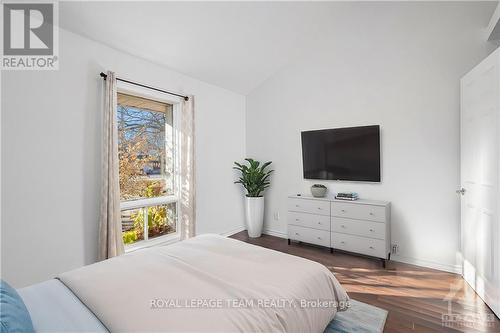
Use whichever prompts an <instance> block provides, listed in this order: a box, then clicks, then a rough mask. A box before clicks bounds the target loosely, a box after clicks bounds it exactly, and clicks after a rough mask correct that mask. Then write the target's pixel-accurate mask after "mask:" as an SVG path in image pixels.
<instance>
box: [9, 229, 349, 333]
mask: <svg viewBox="0 0 500 333" xmlns="http://www.w3.org/2000/svg"><path fill="white" fill-rule="evenodd" d="M18 292H19V294H20V295H21V297H22V299H23V300H24V302H25V304H26V307H27V308H28V311H29V313H30V315H31V318H32V321H33V326H34V328H35V330H36V331H38V332H99V333H100V332H108V331H110V332H318V333H321V332H323V331H324V329H325V327H326V326H327V325H328V323H329V322H330V321H331V320H332V319H333V317H334V316H335V313H336V312H337V311H342V310H344V309H346V308H347V307H348V306H349V305H348V301H349V298H348V296H347V294H346V292H345V290H344V289H343V288H342V286H341V285H340V284H339V283H338V281H337V280H336V278H335V277H334V276H333V274H332V273H331V272H330V271H329V270H328V269H327V268H326V267H324V266H323V265H321V264H319V263H316V262H313V261H310V260H307V259H303V258H300V257H296V256H291V255H288V254H284V253H281V252H277V251H273V250H269V249H265V248H262V247H258V246H254V245H251V244H247V243H244V242H241V241H238V240H234V239H230V238H225V237H222V236H218V235H201V236H197V237H194V238H192V239H189V240H186V241H182V242H179V243H176V244H173V245H169V246H163V247H153V248H149V249H144V250H140V251H135V252H132V253H128V254H125V255H123V256H119V257H115V258H112V259H109V260H106V261H103V262H99V263H96V264H93V265H89V266H86V267H82V268H80V269H76V270H73V271H70V272H67V273H64V274H61V275H60V276H58V277H57V279H54V280H50V281H46V282H43V283H40V284H36V285H33V286H30V287H26V288H23V289H20V290H18Z"/></svg>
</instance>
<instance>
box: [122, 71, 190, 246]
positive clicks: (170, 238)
mask: <svg viewBox="0 0 500 333" xmlns="http://www.w3.org/2000/svg"><path fill="white" fill-rule="evenodd" d="M116 86H117V89H116V90H117V93H122V94H128V95H132V96H137V97H142V98H147V99H151V100H154V101H158V102H162V103H167V104H170V105H172V118H173V119H172V120H173V121H172V131H173V133H172V138H173V148H172V149H173V152H172V155H173V156H172V158H173V189H174V193H173V194H170V195H165V196H161V197H154V198H144V199H132V200H127V201H121V200H120V211H124V210H130V209H140V208H148V207H151V206H158V205H166V204H171V203H175V204H176V210H175V212H176V225H175V232H173V233H170V234H167V235H163V236H158V237H155V238H153V239H143V240H138V241H136V242H135V243H132V244H128V245H125V252H131V251H135V250H138V249H141V248H145V247H150V246H154V245H158V244H165V243H173V242H176V241H178V240H180V235H181V233H180V230H179V227H180V225H181V221H180V220H181V214H180V206H181V205H180V198H181V186H180V185H181V181H180V178H181V173H180V160H181V158H180V153H181V149H180V131H179V128H180V112H181V103H182V99H181V98H178V97H175V96H170V95H166V94H163V93H160V92H157V91H154V90H151V89H147V88H144V87H140V86H136V85H133V84H130V83H127V82H123V81H117V85H116ZM116 107H117V108H118V105H116ZM144 234H145V238H147V228H146V229H145V232H144Z"/></svg>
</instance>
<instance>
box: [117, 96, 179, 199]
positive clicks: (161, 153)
mask: <svg viewBox="0 0 500 333" xmlns="http://www.w3.org/2000/svg"><path fill="white" fill-rule="evenodd" d="M117 117H118V153H119V159H120V197H121V200H135V199H142V198H152V197H158V196H164V195H171V194H174V189H173V184H174V180H173V178H174V173H173V171H174V161H173V159H174V154H173V149H174V145H173V110H172V105H169V104H166V103H161V102H157V101H152V100H149V99H146V98H142V97H136V96H130V95H126V94H118V108H117Z"/></svg>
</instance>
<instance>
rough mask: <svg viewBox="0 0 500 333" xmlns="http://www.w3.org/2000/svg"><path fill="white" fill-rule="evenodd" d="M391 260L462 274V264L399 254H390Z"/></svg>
mask: <svg viewBox="0 0 500 333" xmlns="http://www.w3.org/2000/svg"><path fill="white" fill-rule="evenodd" d="M391 260H394V261H397V262H402V263H405V264H410V265H415V266H421V267H426V268H432V269H436V270H438V271H444V272H448V273H454V274H459V275H462V266H461V265H450V264H442V263H438V262H434V261H430V260H422V259H417V258H411V257H404V256H399V255H393V256H391Z"/></svg>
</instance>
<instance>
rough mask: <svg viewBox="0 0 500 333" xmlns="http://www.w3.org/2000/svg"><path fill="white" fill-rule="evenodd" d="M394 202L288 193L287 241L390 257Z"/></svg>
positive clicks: (384, 258) (381, 257)
mask: <svg viewBox="0 0 500 333" xmlns="http://www.w3.org/2000/svg"><path fill="white" fill-rule="evenodd" d="M390 207H391V205H390V203H389V202H387V201H374V200H362V199H360V200H356V201H342V200H336V199H334V198H328V197H327V198H314V197H312V196H305V195H300V196H299V195H294V196H290V197H288V241H289V243H290V241H292V240H294V241H299V242H304V243H309V244H315V245H320V246H324V247H329V248H330V249H331V251H333V249H338V250H343V251H348V252H352V253H357V254H362V255H367V256H371V257H376V258H380V259H383V260H384V265H385V260H387V259H389V258H390V243H391V237H390V230H391V226H390V217H391V209H390Z"/></svg>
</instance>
